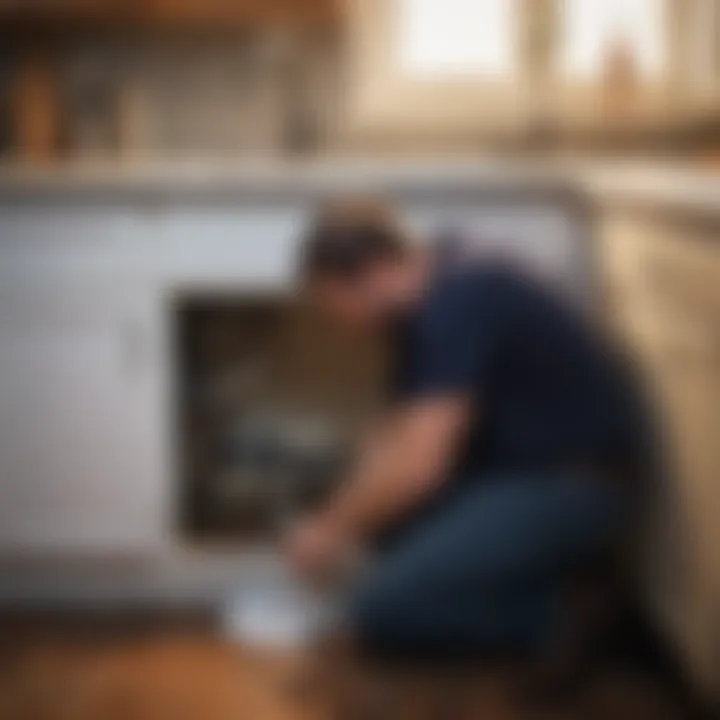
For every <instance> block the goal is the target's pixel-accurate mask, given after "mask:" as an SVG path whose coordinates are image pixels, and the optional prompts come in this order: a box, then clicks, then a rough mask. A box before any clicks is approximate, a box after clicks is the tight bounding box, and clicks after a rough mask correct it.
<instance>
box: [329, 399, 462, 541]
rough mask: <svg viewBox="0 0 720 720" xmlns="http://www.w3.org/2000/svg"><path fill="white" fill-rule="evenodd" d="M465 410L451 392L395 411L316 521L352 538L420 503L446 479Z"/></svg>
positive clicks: (390, 521)
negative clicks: (448, 394) (354, 470)
mask: <svg viewBox="0 0 720 720" xmlns="http://www.w3.org/2000/svg"><path fill="white" fill-rule="evenodd" d="M469 414H470V412H469V401H468V400H465V399H463V398H460V397H456V396H446V397H437V398H432V397H430V398H426V399H421V400H416V401H414V402H411V403H409V404H407V405H405V406H403V407H401V408H399V409H397V410H395V411H394V412H393V414H392V416H391V417H389V418H388V419H387V421H386V422H385V423H384V424H383V426H381V427H380V428H378V431H377V432H376V433H374V437H373V439H372V441H371V443H370V446H369V447H368V449H367V451H366V452H365V453H364V454H363V456H361V458H360V462H359V464H358V468H357V470H356V472H355V473H354V474H353V475H352V476H351V477H350V479H349V480H348V481H347V482H346V483H345V484H344V485H343V486H342V487H341V488H340V489H339V491H338V492H337V494H336V495H335V497H333V498H332V499H331V501H330V503H329V504H328V506H327V508H326V510H325V511H324V512H323V513H321V522H324V523H327V524H328V525H329V526H330V527H331V528H332V529H333V532H335V533H337V534H338V535H341V536H343V537H345V538H350V539H351V540H353V541H357V540H360V539H362V538H363V537H366V536H367V535H370V534H372V533H374V532H375V531H377V530H380V529H382V528H383V527H384V526H386V525H388V524H390V523H392V522H394V521H396V520H399V519H400V518H401V517H402V516H403V515H405V514H407V513H408V512H409V511H411V510H412V509H413V508H415V507H416V506H418V505H420V504H421V503H422V502H423V501H424V500H425V499H426V498H427V497H428V496H430V495H431V494H432V493H433V492H435V491H436V490H437V489H438V487H439V486H440V485H441V484H442V483H443V482H444V481H445V480H446V478H447V476H448V473H449V471H450V467H451V463H452V462H453V460H454V459H455V457H456V452H457V447H458V445H459V443H460V441H461V440H462V438H463V437H464V436H465V433H466V431H467V426H468V420H469Z"/></svg>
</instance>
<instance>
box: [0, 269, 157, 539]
mask: <svg viewBox="0 0 720 720" xmlns="http://www.w3.org/2000/svg"><path fill="white" fill-rule="evenodd" d="M159 330H160V325H159V316H158V313H157V308H156V306H155V302H154V298H153V296H152V293H150V292H148V291H143V290H142V288H135V289H133V288H132V286H127V285H126V284H124V283H123V282H121V281H120V280H119V279H116V281H114V282H113V281H111V280H109V279H107V278H106V279H105V280H104V281H99V280H97V281H95V282H94V283H92V282H90V281H89V280H88V281H86V282H77V281H75V282H73V283H69V282H67V281H65V282H63V281H57V282H55V284H53V285H49V284H48V281H47V279H46V280H45V281H43V282H40V280H39V278H38V279H37V281H36V282H35V283H33V282H30V280H29V279H25V280H24V282H22V283H7V282H6V283H4V284H1V285H0V552H12V551H16V552H17V551H20V552H23V553H34V552H37V553H47V552H53V553H55V552H57V553H62V552H65V551H67V550H73V551H74V550H78V551H83V552H85V551H87V552H92V553H103V552H107V551H115V550H122V551H126V550H127V551H132V550H134V549H138V548H144V549H147V548H148V547H149V546H150V545H152V544H154V543H155V542H157V541H158V534H159V531H161V530H162V529H163V522H164V521H165V520H164V516H165V514H166V512H167V508H166V507H165V505H164V502H165V499H164V493H162V492H161V491H162V488H161V487H159V483H158V478H162V477H163V473H162V472H161V467H160V464H161V463H162V461H163V458H162V452H161V449H162V443H161V442H159V441H160V440H161V438H159V437H158V429H159V428H161V427H162V423H161V418H160V413H161V412H162V396H161V393H160V391H161V389H162V388H161V384H160V383H159V382H158V381H159V379H160V375H159V365H158V360H159V353H160V352H161V350H162V347H161V342H160V340H161V333H159Z"/></svg>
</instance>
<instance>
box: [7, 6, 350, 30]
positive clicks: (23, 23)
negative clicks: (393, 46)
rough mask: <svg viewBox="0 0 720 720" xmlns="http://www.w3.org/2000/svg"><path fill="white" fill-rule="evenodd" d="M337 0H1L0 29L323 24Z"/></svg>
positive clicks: (333, 15) (334, 16)
mask: <svg viewBox="0 0 720 720" xmlns="http://www.w3.org/2000/svg"><path fill="white" fill-rule="evenodd" d="M338 7H339V2H338V0H53V1H48V2H33V3H26V2H17V3H9V4H7V3H6V4H4V5H0V31H2V30H3V29H6V30H12V29H22V30H24V31H29V32H32V31H34V30H49V29H55V30H64V31H72V30H77V29H83V28H86V29H90V28H92V29H95V30H98V29H103V30H118V29H123V28H125V29H131V28H134V29H139V28H149V29H156V30H161V29H187V30H194V29H203V28H204V29H214V30H220V31H224V30H232V29H241V28H243V27H247V26H248V25H257V24H262V23H282V24H286V25H287V24H296V25H313V26H318V25H320V26H327V25H329V24H335V23H336V21H337V20H338V18H339V13H338Z"/></svg>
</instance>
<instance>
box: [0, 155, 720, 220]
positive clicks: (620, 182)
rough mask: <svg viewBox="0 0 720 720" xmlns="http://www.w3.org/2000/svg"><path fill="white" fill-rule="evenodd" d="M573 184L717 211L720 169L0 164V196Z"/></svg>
mask: <svg viewBox="0 0 720 720" xmlns="http://www.w3.org/2000/svg"><path fill="white" fill-rule="evenodd" d="M477 187H480V188H482V189H483V190H484V191H495V192H502V191H504V190H511V191H512V192H518V191H527V192H532V193H535V192H538V193H546V192H549V191H550V192H566V193H573V194H575V195H577V196H578V197H581V198H588V199H590V200H592V201H593V202H595V203H596V204H599V205H601V206H605V205H614V206H629V207H637V208H651V209H652V208H662V209H665V210H670V211H674V210H677V211H681V212H683V213H693V214H695V213H697V214H701V215H702V216H704V217H709V218H713V219H720V176H719V175H717V174H716V173H714V172H712V171H710V170H708V169H704V168H698V167H695V166H692V165H681V164H659V163H642V164H640V163H607V162H605V163H598V162H593V163H588V162H585V163H572V162H570V161H567V160H562V159H561V160H558V161H553V162H552V163H550V162H520V161H512V160H482V161H472V162H457V161H453V162H447V161H442V162H430V161H403V162H397V161H394V162H389V161H350V160H333V161H325V162H304V163H299V162H298V163H288V162H256V163H225V164H221V163H215V162H211V163H206V162H190V161H176V162H157V163H133V164H121V163H107V162H103V163H100V162H98V163H83V164H75V165H67V166H63V167H55V168H42V167H35V168H31V167H19V166H14V165H5V166H2V165H0V201H1V200H2V199H3V198H4V199H5V202H7V201H13V200H20V199H26V200H28V199H29V200H33V201H37V200H41V199H43V198H49V199H52V198H73V199H74V200H76V201H78V200H80V201H82V200H85V199H87V200H92V199H93V198H97V197H102V198H106V199H107V198H111V199H112V198H125V197H130V198H132V199H136V200H139V201H142V200H148V201H152V200H153V199H158V198H164V197H169V198H178V199H185V198H191V197H196V196H201V197H210V198H212V197H218V198H226V199H229V200H231V199H232V198H235V197H245V196H247V195H256V194H270V195H276V194H278V193H280V194H283V193H292V194H299V195H302V196H307V195H311V196H312V195H313V194H318V195H327V194H332V193H345V192H359V193H383V192H395V191H400V192H403V191H408V192H415V191H433V190H440V189H442V190H444V191H447V190H449V189H453V188H458V189H460V188H464V189H469V188H470V189H472V188H477Z"/></svg>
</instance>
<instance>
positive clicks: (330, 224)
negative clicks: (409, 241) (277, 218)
mask: <svg viewBox="0 0 720 720" xmlns="http://www.w3.org/2000/svg"><path fill="white" fill-rule="evenodd" d="M405 251H406V241H405V237H404V234H403V232H402V230H401V229H400V227H399V225H398V223H397V221H396V218H395V215H394V213H393V211H392V210H391V209H390V208H389V207H388V206H387V205H385V204H383V203H380V202H378V201H375V200H370V199H365V198H363V199H358V198H353V199H350V200H342V201H339V202H338V201H336V202H333V203H331V204H328V205H327V206H326V207H325V208H323V209H322V210H321V211H320V212H319V213H318V215H317V218H316V220H315V222H314V223H313V226H312V228H311V229H310V231H309V232H308V234H307V236H306V237H305V240H304V243H303V249H302V257H301V274H302V278H303V280H305V281H308V282H312V281H313V280H316V279H322V278H338V279H348V280H350V279H353V278H355V277H357V276H358V275H359V274H360V273H362V272H363V271H364V270H366V269H367V268H368V267H369V266H370V265H372V264H374V263H376V262H378V261H383V260H398V259H400V258H401V257H402V256H403V255H404V254H405Z"/></svg>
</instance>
